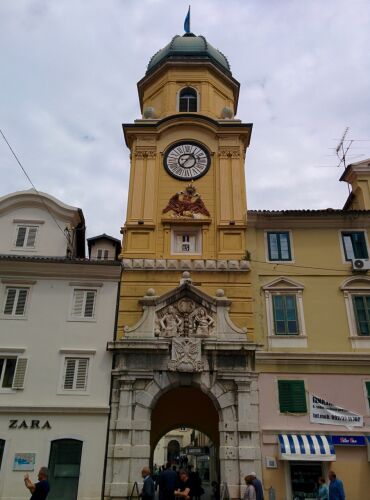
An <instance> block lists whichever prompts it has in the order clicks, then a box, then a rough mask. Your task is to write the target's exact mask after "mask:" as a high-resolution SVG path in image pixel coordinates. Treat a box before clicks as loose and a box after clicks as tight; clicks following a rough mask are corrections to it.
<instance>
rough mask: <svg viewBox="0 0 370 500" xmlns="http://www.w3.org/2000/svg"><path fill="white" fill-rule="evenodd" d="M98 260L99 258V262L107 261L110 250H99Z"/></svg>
mask: <svg viewBox="0 0 370 500" xmlns="http://www.w3.org/2000/svg"><path fill="white" fill-rule="evenodd" d="M96 258H97V260H102V259H104V260H107V259H108V250H102V249H101V248H99V250H98V252H97V256H96Z"/></svg>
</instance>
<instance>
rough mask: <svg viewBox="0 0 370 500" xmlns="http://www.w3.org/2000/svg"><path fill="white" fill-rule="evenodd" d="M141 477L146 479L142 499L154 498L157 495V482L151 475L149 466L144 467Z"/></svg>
mask: <svg viewBox="0 0 370 500" xmlns="http://www.w3.org/2000/svg"><path fill="white" fill-rule="evenodd" d="M141 477H142V478H143V479H144V482H143V489H142V490H141V493H140V498H142V500H154V497H155V484H154V481H153V479H152V478H151V476H150V469H149V467H144V468H143V470H142V471H141Z"/></svg>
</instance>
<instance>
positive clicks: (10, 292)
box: [4, 288, 17, 314]
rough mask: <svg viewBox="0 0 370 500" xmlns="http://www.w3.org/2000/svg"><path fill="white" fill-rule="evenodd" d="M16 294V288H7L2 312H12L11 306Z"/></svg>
mask: <svg viewBox="0 0 370 500" xmlns="http://www.w3.org/2000/svg"><path fill="white" fill-rule="evenodd" d="M16 295H17V290H16V288H8V293H7V296H6V301H5V306H4V314H13V307H14V301H15V296H16Z"/></svg>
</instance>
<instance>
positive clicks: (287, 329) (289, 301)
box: [272, 292, 299, 335]
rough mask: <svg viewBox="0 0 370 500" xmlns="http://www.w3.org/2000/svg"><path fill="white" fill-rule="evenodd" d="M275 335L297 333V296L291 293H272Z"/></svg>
mask: <svg viewBox="0 0 370 500" xmlns="http://www.w3.org/2000/svg"><path fill="white" fill-rule="evenodd" d="M272 308H273V312H274V333H275V335H299V324H298V313H297V297H296V295H294V294H291V293H282V292H276V293H272Z"/></svg>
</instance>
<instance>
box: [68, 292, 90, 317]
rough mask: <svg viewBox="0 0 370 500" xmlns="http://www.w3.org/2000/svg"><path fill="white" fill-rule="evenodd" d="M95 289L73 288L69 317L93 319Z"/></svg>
mask: <svg viewBox="0 0 370 500" xmlns="http://www.w3.org/2000/svg"><path fill="white" fill-rule="evenodd" d="M95 307H96V290H86V289H80V288H75V289H74V290H73V300H72V311H71V318H72V319H76V320H81V319H94V318H95Z"/></svg>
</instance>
